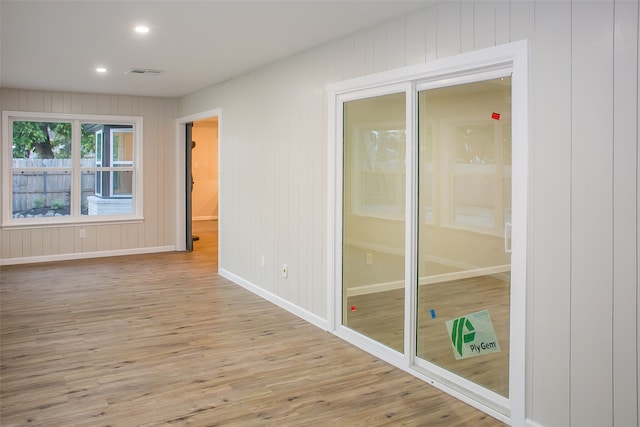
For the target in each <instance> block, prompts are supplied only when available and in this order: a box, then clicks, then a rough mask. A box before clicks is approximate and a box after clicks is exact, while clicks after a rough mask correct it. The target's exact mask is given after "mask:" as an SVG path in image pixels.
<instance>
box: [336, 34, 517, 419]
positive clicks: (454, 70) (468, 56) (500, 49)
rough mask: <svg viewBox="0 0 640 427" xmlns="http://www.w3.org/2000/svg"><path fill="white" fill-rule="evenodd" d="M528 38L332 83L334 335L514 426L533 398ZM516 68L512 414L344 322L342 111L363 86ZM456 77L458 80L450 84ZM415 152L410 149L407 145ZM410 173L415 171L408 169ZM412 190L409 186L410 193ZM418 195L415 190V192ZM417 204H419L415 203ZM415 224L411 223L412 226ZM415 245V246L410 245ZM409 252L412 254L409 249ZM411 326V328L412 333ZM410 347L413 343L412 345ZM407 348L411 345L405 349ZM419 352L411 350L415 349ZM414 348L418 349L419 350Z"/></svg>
mask: <svg viewBox="0 0 640 427" xmlns="http://www.w3.org/2000/svg"><path fill="white" fill-rule="evenodd" d="M528 51H529V48H528V42H527V41H526V40H524V41H518V42H514V43H510V44H506V45H501V46H496V47H491V48H487V49H482V50H477V51H473V52H469V53H464V54H460V55H456V56H452V57H448V58H444V59H440V60H435V61H431V62H427V63H424V64H418V65H414V66H409V67H404V68H401V69H397V70H391V71H388V72H383V73H379V74H374V75H369V76H364V77H359V78H355V79H352V80H348V81H344V82H338V83H335V84H332V85H330V86H329V87H328V91H327V92H328V100H327V104H328V108H329V111H328V146H327V147H328V150H327V151H328V162H327V180H328V182H327V185H328V186H327V286H328V289H327V297H328V300H327V304H328V305H327V324H328V329H329V331H330V332H332V333H334V334H336V335H337V336H339V337H341V338H343V339H345V340H347V341H349V342H351V343H352V344H354V345H356V346H358V347H361V348H362V349H364V350H365V351H368V352H370V353H372V354H374V355H375V356H377V357H380V358H381V359H383V360H385V361H387V362H389V363H391V364H393V365H394V366H396V367H398V368H400V369H403V370H405V371H406V372H408V373H410V374H412V375H414V376H416V377H418V378H421V379H423V380H424V381H426V382H428V383H430V384H432V385H434V386H436V387H438V388H440V389H442V390H444V391H446V392H447V393H449V394H452V395H453V396H455V397H457V398H459V399H461V400H463V401H465V402H466V403H468V404H470V405H472V406H474V407H476V408H478V409H480V410H482V411H484V412H486V413H488V414H490V415H491V416H493V417H495V418H497V419H500V420H502V421H504V422H507V423H510V424H512V425H516V426H521V425H524V423H525V416H526V412H525V403H526V395H525V393H526V387H525V378H526V331H527V328H526V321H527V318H526V307H527V301H526V295H527V276H526V272H527V224H528V222H527V212H528V203H527V202H528V194H529V191H528V188H529V169H528V162H529V160H528V159H529V157H528V152H529V150H530V148H529V129H528V121H529V119H528V116H529V112H528V108H529V99H528V93H529V88H528V85H529V83H528V82H529V76H528V72H529V64H528ZM505 68H510V69H511V72H512V141H513V142H512V164H513V176H512V189H513V190H512V215H513V216H512V218H513V229H512V233H511V237H512V245H511V249H512V257H511V269H512V271H511V281H512V283H515V284H517V286H511V308H510V357H509V373H510V374H509V399H508V401H506V408H505V410H504V411H502V410H497V409H496V408H494V407H493V406H492V405H488V404H487V402H485V401H483V399H482V398H477V394H476V393H473V392H471V391H469V392H467V393H463V392H460V391H459V390H456V389H454V388H452V387H450V386H448V385H447V384H444V383H442V382H440V381H439V380H438V379H437V376H428V375H426V374H425V373H424V372H421V371H419V370H417V369H416V368H417V365H416V363H415V356H414V355H413V354H409V355H407V354H403V355H399V354H398V353H397V352H393V351H390V350H389V349H386V348H384V346H382V345H380V344H379V343H376V342H374V341H373V340H370V339H368V338H366V337H363V336H362V335H360V334H357V333H355V332H353V331H351V330H350V329H348V328H346V327H344V326H342V324H341V323H342V322H341V316H342V314H341V310H339V307H341V304H342V302H341V300H342V279H341V277H342V274H341V273H342V268H341V255H342V252H341V246H342V241H341V240H342V186H343V181H342V145H343V140H342V122H341V120H342V119H341V117H339V115H338V112H339V111H341V110H340V109H339V107H340V103H341V102H343V101H344V100H345V99H349V98H350V97H351V96H352V95H353V93H354V92H355V91H363V90H366V89H371V88H376V87H377V88H380V87H382V86H390V85H394V84H398V83H408V82H410V83H413V84H421V85H424V84H426V83H429V82H437V85H438V86H440V87H442V86H447V85H448V84H461V82H463V81H464V79H465V76H469V79H470V80H473V81H477V80H481V79H482V76H483V74H484V75H486V76H487V78H490V76H493V75H494V74H495V72H496V70H501V69H505ZM449 82H450V83H449ZM414 134H415V132H414V129H407V140H409V137H414V136H415V135H414ZM407 151H409V150H407ZM407 175H409V173H407ZM407 191H409V189H408V190H407ZM412 197H413V195H412ZM410 203H412V204H413V203H414V201H411V202H410ZM408 226H409V223H407V227H408ZM409 243H410V242H408V243H407V244H409ZM407 255H408V256H409V254H407ZM410 330H413V326H411V329H408V330H407V331H406V334H409V333H410ZM405 347H408V346H406V345H405ZM405 350H407V348H405ZM409 350H411V349H409ZM411 353H413V351H411Z"/></svg>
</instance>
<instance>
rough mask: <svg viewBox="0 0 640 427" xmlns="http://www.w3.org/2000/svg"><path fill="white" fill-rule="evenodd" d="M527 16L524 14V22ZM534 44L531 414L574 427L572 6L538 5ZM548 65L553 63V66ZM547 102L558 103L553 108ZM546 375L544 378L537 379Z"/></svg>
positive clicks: (540, 418)
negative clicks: (572, 351)
mask: <svg viewBox="0 0 640 427" xmlns="http://www.w3.org/2000/svg"><path fill="white" fill-rule="evenodd" d="M519 16H522V15H519ZM535 19H536V27H535V38H534V40H533V41H532V44H533V46H532V48H533V49H532V54H531V55H532V60H531V62H532V65H531V68H532V71H531V73H532V80H533V81H532V85H531V96H532V107H533V123H532V124H531V128H532V135H531V136H532V141H533V142H532V148H531V152H532V154H533V162H534V164H533V176H532V177H531V179H532V181H533V183H532V188H533V199H532V204H533V215H532V218H533V219H532V225H531V226H532V227H533V232H532V233H530V238H531V239H532V240H533V252H532V253H533V271H534V273H533V274H534V280H535V282H534V283H532V284H531V285H530V287H532V288H533V289H532V290H531V292H530V294H529V295H531V296H532V297H533V298H532V301H529V307H531V308H532V310H531V312H532V315H531V316H530V320H529V321H530V322H532V323H533V325H532V337H530V338H531V341H530V342H532V348H531V350H530V351H531V354H532V361H531V362H530V363H532V364H533V371H532V376H531V379H530V381H529V384H530V386H531V389H532V395H531V396H530V399H531V406H530V408H529V410H528V415H529V416H531V417H532V418H533V419H534V420H536V421H538V422H539V423H541V424H542V425H550V426H551V425H558V426H561V425H562V426H569V425H570V413H569V410H570V401H571V400H570V390H569V371H570V359H569V355H570V348H569V344H570V342H571V341H570V338H571V331H570V327H571V322H570V314H571V313H570V311H569V306H570V303H571V294H570V286H569V285H570V283H571V269H570V265H571V217H570V214H571V168H570V165H571V122H570V120H569V118H570V117H571V87H570V85H568V84H567V82H570V81H571V26H570V25H569V24H570V22H571V4H570V3H568V2H562V3H559V2H539V3H537V4H536V9H535ZM545 64H554V66H553V67H550V66H547V65H545ZM549 99H553V105H552V106H550V104H549V101H548V100H549ZM539 372H544V373H545V374H544V375H541V374H539Z"/></svg>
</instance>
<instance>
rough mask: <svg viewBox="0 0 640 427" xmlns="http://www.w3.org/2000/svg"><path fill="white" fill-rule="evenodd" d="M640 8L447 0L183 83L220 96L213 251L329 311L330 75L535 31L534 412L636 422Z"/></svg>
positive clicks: (533, 420) (586, 420)
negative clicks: (285, 270)
mask: <svg viewBox="0 0 640 427" xmlns="http://www.w3.org/2000/svg"><path fill="white" fill-rule="evenodd" d="M638 20H639V12H638V2H637V1H635V0H631V1H627V0H619V1H573V2H571V1H527V0H524V1H517V0H512V1H500V0H498V1H457V0H456V1H446V2H442V3H441V4H439V5H437V6H436V7H434V8H430V9H427V10H424V11H423V12H421V13H416V14H413V15H410V16H407V17H405V18H403V19H399V20H395V21H393V22H389V23H387V24H384V25H380V26H378V27H376V28H374V29H371V30H369V31H365V32H360V33H357V34H354V35H353V36H351V37H348V38H346V39H344V40H341V41H339V42H336V43H332V44H329V45H326V46H322V47H319V48H317V49H314V50H312V51H309V52H305V53H303V54H300V55H297V56H295V57H293V58H289V59H287V60H285V61H282V62H279V63H277V64H274V65H272V66H269V67H267V68H263V69H261V70H258V71H256V72H254V73H252V74H250V75H247V76H245V77H243V78H240V79H237V80H235V81H232V82H228V83H226V84H223V85H220V86H216V87H211V88H207V89H205V90H202V91H199V92H197V93H195V94H192V95H190V96H187V97H184V98H182V99H180V100H179V106H178V110H179V115H187V114H194V113H197V112H200V111H206V110H209V109H213V108H221V109H222V111H223V113H222V116H223V118H222V124H221V129H222V136H221V148H220V149H221V159H222V162H223V163H224V171H225V172H224V175H223V177H222V181H221V186H222V189H221V194H222V199H221V223H220V227H221V228H220V236H221V242H222V243H221V248H220V254H221V255H220V268H221V269H223V270H227V271H229V272H231V273H232V274H234V275H235V276H237V277H239V278H242V279H243V280H245V281H246V282H248V283H251V284H253V285H255V286H257V287H258V288H260V289H262V290H264V291H265V292H268V293H271V294H273V295H275V296H276V297H277V298H282V299H284V300H286V301H287V302H289V303H291V304H293V305H295V306H297V307H299V308H300V309H302V310H306V311H308V312H309V313H312V314H314V315H317V316H320V317H323V318H326V313H327V301H326V288H327V286H329V285H331V284H327V283H326V279H325V276H324V272H325V268H326V256H325V251H326V248H325V247H324V246H325V233H326V226H325V222H326V212H325V208H326V204H325V203H326V202H325V201H326V197H327V195H328V193H327V188H326V184H325V183H326V173H327V164H326V160H325V159H326V153H327V131H326V129H327V120H328V118H327V105H326V93H325V89H326V85H327V84H328V83H331V82H336V81H341V80H344V79H349V78H352V77H358V76H363V75H367V74H371V73H375V72H379V71H385V70H389V69H393V68H397V67H402V66H404V65H411V64H415V63H419V62H424V61H431V60H434V59H438V58H443V57H446V56H450V55H455V54H459V53H462V52H467V51H472V50H477V49H480V48H484V47H490V46H494V45H498V44H502V43H507V42H511V41H517V40H522V39H529V40H530V48H531V52H530V55H531V70H530V75H531V105H530V119H531V120H530V129H531V135H530V139H531V141H530V143H531V147H530V159H531V167H530V171H531V175H530V194H529V200H530V224H529V239H528V246H529V249H530V251H529V253H530V258H529V261H528V283H527V297H528V317H527V319H528V323H527V333H528V336H527V378H526V383H527V384H526V387H527V417H528V423H529V425H531V426H585V425H599V426H630V425H638V395H639V390H638V384H639V383H640V377H639V373H638V354H639V353H640V352H639V350H638V348H639V345H640V343H639V339H638V330H639V329H640V328H639V326H638V318H640V316H639V313H638V296H639V293H638V275H639V274H638V271H639V268H640V267H639V265H638V264H639V263H638V253H639V252H638V221H639V220H638V200H639V197H638V191H639V187H640V185H639V183H638V164H639V163H640V161H639V159H638V111H639V107H638V102H639V98H638V46H639V42H638ZM262 254H264V255H266V260H267V264H266V267H265V268H261V267H260V264H259V259H260V256H261V255H262ZM283 263H287V264H288V267H289V278H288V279H286V280H285V279H282V278H281V277H280V266H281V264H283Z"/></svg>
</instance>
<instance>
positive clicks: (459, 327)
mask: <svg viewBox="0 0 640 427" xmlns="http://www.w3.org/2000/svg"><path fill="white" fill-rule="evenodd" d="M465 329H466V331H467V332H465ZM475 337H476V333H475V329H474V328H473V325H472V324H471V322H470V321H469V319H467V318H466V317H460V318H459V319H456V320H454V321H453V327H452V328H451V342H453V345H454V346H455V347H456V350H458V353H459V354H460V356H462V344H463V343H464V344H467V343H470V342H471V341H473V340H474V339H475Z"/></svg>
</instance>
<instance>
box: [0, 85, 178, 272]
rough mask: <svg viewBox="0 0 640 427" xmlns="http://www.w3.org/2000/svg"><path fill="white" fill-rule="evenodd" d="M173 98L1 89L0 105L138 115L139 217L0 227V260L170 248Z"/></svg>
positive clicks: (172, 239) (17, 108)
mask: <svg viewBox="0 0 640 427" xmlns="http://www.w3.org/2000/svg"><path fill="white" fill-rule="evenodd" d="M176 104H177V102H176V100H175V99H164V98H149V97H134V96H112V95H91V94H77V93H59V92H46V91H29V90H16V89H2V90H1V91H0V107H1V109H2V110H11V111H33V112H46V113H74V114H105V115H131V116H142V117H143V161H144V164H143V173H144V178H143V184H144V200H143V202H144V206H143V215H144V221H143V222H139V223H124V224H100V225H98V224H95V225H91V224H82V225H78V226H65V227H35V228H28V229H17V228H14V229H3V230H2V231H1V232H0V262H2V263H4V264H12V263H24V262H36V261H50V260H57V259H71V258H85V257H92V256H104V255H110V254H111V255H113V254H117V253H141V252H153V251H160V250H164V251H166V250H172V248H173V247H175V231H174V228H175V222H176V221H175V194H176V190H175V182H174V181H175V159H174V153H175V148H174V147H175V140H174V139H175V117H176ZM0 126H1V125H0ZM1 203H2V201H1V200H0V204H1ZM1 210H2V206H0V211H1ZM80 228H84V229H85V230H86V238H84V239H80V236H79V234H80V233H79V229H80Z"/></svg>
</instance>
